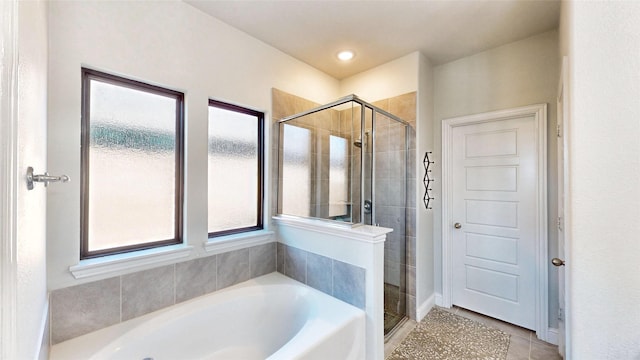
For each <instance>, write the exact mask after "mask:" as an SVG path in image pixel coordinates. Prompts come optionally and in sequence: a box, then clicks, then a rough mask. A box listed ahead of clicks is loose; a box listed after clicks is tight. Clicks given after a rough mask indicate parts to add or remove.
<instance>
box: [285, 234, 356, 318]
mask: <svg viewBox="0 0 640 360" xmlns="http://www.w3.org/2000/svg"><path fill="white" fill-rule="evenodd" d="M277 262H278V272H281V273H282V274H284V275H286V276H288V277H290V278H292V279H294V280H297V281H300V282H301V283H304V284H306V285H309V286H311V287H312V288H315V289H317V290H320V291H322V292H324V293H326V294H329V295H331V296H333V297H335V298H337V299H340V300H342V301H344V302H346V303H349V304H351V305H353V306H356V307H358V308H360V309H363V310H364V309H365V305H366V300H365V298H366V296H365V295H366V294H365V285H366V283H365V281H366V272H365V269H363V268H361V267H358V266H355V265H351V264H347V263H345V262H342V261H338V260H335V259H331V258H329V257H326V256H322V255H318V254H314V253H312V252H308V251H305V250H302V249H298V248H296V247H293V246H288V245H285V244H282V243H278V254H277Z"/></svg>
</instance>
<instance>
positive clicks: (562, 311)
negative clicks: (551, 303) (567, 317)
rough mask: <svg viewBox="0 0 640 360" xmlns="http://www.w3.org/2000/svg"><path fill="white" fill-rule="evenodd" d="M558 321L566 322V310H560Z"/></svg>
mask: <svg viewBox="0 0 640 360" xmlns="http://www.w3.org/2000/svg"><path fill="white" fill-rule="evenodd" d="M558 320H559V321H564V310H563V309H562V308H558Z"/></svg>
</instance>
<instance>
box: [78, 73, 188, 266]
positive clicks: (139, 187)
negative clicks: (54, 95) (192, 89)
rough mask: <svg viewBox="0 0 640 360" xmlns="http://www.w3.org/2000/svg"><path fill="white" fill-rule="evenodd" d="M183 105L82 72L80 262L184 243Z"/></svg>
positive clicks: (162, 92) (177, 97) (163, 94)
mask: <svg viewBox="0 0 640 360" xmlns="http://www.w3.org/2000/svg"><path fill="white" fill-rule="evenodd" d="M183 102H184V94H182V93H180V92H177V91H173V90H168V89H164V88H161V87H158V86H154V85H149V84H145V83H141V82H138V81H134V80H129V79H125V78H121V77H118V76H114V75H110V74H106V73H102V72H98V71H94V70H89V69H82V139H81V144H82V169H81V187H82V193H81V206H82V212H81V217H82V219H81V238H82V241H81V246H80V252H81V254H80V258H81V259H87V258H93V257H98V256H104V255H111V254H117V253H123V252H129V251H134V250H142V249H148V248H153V247H158V246H164V245H171V244H179V243H182V218H183V217H182V203H183V177H184V174H183V168H184V166H183V162H184V160H183V154H184V151H183V143H184V141H183V139H184V131H183V118H184V105H183Z"/></svg>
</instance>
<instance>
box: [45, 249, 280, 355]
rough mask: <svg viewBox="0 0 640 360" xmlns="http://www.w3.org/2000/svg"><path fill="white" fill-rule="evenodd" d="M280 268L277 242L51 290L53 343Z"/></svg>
mask: <svg viewBox="0 0 640 360" xmlns="http://www.w3.org/2000/svg"><path fill="white" fill-rule="evenodd" d="M274 271H276V243H275V242H272V243H268V244H263V245H257V246H253V247H250V248H246V249H240V250H234V251H229V252H226V253H222V254H217V255H212V256H208V257H203V258H197V259H193V260H189V261H185V262H181V263H177V264H172V265H166V266H161V267H157V268H153V269H149V270H143V271H139V272H135V273H132V274H127V275H122V276H117V277H112V278H108V279H104V280H99V281H94V282H90V283H86V284H82V285H77V286H72V287H68V288H63V289H58V290H54V291H52V292H51V311H50V330H51V335H50V336H51V344H52V345H55V344H57V343H60V342H62V341H65V340H69V339H71V338H74V337H77V336H80V335H83V334H86V333H89V332H92V331H95V330H99V329H101V328H104V327H107V326H110V325H114V324H117V323H119V322H121V321H125V320H128V319H131V318H134V317H137V316H142V315H144V314H147V313H150V312H152V311H155V310H159V309H162V308H165V307H167V306H171V305H173V304H177V303H180V302H182V301H186V300H189V299H192V298H195V297H197V296H200V295H205V294H207V293H210V292H213V291H216V290H220V289H223V288H225V287H227V286H231V285H235V284H237V283H240V282H242V281H245V280H249V279H251V278H254V277H258V276H261V275H265V274H268V273H271V272H274Z"/></svg>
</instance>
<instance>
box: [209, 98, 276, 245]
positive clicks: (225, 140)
mask: <svg viewBox="0 0 640 360" xmlns="http://www.w3.org/2000/svg"><path fill="white" fill-rule="evenodd" d="M263 119H264V114H263V113H261V112H257V111H253V110H250V109H245V108H242V107H239V106H235V105H230V104H226V103H221V102H218V101H214V100H210V101H209V156H208V164H209V172H208V178H209V191H208V193H209V194H208V200H209V201H208V203H209V206H208V210H209V213H208V224H209V225H208V228H209V236H216V235H224V234H230V233H237V232H244V231H250V230H257V229H262V192H263V183H262V171H263V170H262V161H263V160H262V158H263V155H262V154H263V150H262V146H263V145H262V144H263V139H262V138H263V130H262V127H263V125H262V124H263Z"/></svg>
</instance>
